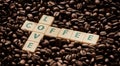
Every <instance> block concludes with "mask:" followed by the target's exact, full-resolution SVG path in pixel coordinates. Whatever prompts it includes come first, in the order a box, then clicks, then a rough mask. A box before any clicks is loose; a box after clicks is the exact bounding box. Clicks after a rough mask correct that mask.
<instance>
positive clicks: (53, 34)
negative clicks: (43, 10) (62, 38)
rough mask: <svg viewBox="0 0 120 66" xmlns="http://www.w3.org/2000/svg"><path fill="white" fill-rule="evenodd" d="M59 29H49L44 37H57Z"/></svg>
mask: <svg viewBox="0 0 120 66" xmlns="http://www.w3.org/2000/svg"><path fill="white" fill-rule="evenodd" d="M59 31H60V29H59V28H56V27H49V28H48V29H47V31H46V32H45V35H47V36H51V37H57V35H58V33H59Z"/></svg>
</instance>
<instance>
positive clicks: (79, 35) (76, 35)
mask: <svg viewBox="0 0 120 66" xmlns="http://www.w3.org/2000/svg"><path fill="white" fill-rule="evenodd" d="M84 37H85V33H83V32H79V31H73V33H72V35H71V37H70V40H73V41H79V42H82V40H83V38H84Z"/></svg>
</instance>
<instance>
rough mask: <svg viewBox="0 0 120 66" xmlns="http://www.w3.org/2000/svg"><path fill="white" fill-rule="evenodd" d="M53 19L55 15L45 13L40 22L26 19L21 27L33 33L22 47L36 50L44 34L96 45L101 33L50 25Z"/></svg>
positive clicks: (31, 50) (27, 49)
mask: <svg viewBox="0 0 120 66" xmlns="http://www.w3.org/2000/svg"><path fill="white" fill-rule="evenodd" d="M53 21H54V17H52V16H48V15H43V16H42V17H41V19H40V20H39V22H38V23H34V22H31V21H28V20H26V21H25V23H24V24H23V26H22V27H21V29H23V30H27V31H32V33H31V35H30V36H29V38H28V39H27V41H26V43H25V45H24V46H23V48H22V49H23V50H25V51H30V52H35V50H36V48H37V46H38V45H39V43H40V41H41V39H42V38H43V37H44V35H46V36H50V37H60V38H63V39H68V40H71V41H78V42H82V43H87V44H89V45H96V42H97V41H98V39H99V35H95V34H90V33H84V32H80V31H74V30H70V29H65V28H56V27H52V26H50V25H51V24H52V23H53Z"/></svg>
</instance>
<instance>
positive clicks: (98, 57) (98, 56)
mask: <svg viewBox="0 0 120 66" xmlns="http://www.w3.org/2000/svg"><path fill="white" fill-rule="evenodd" d="M103 58H104V57H103V56H102V55H97V56H96V58H95V59H96V60H101V59H103Z"/></svg>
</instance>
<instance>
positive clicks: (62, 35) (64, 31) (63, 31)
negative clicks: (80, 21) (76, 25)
mask: <svg viewBox="0 0 120 66" xmlns="http://www.w3.org/2000/svg"><path fill="white" fill-rule="evenodd" d="M72 33H73V30H69V29H63V28H62V29H61V30H60V32H59V34H58V37H60V38H64V39H70V36H71V35H72Z"/></svg>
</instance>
